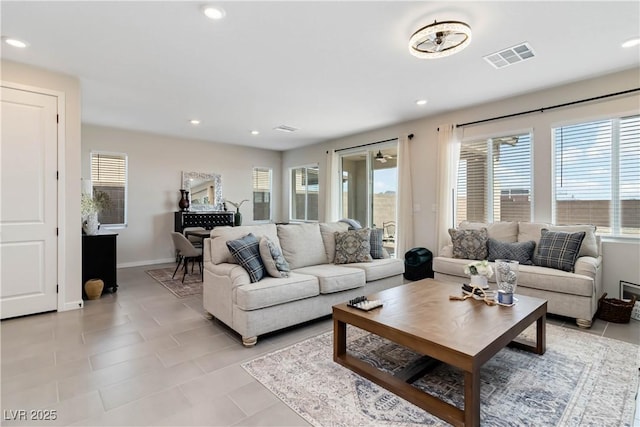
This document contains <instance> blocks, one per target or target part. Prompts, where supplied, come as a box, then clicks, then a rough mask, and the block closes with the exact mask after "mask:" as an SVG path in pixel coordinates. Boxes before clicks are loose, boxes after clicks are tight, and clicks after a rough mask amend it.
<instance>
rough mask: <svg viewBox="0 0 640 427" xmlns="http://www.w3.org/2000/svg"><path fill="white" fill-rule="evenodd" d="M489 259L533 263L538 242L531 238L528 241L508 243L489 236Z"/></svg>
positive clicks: (524, 263) (523, 263)
mask: <svg viewBox="0 0 640 427" xmlns="http://www.w3.org/2000/svg"><path fill="white" fill-rule="evenodd" d="M488 247H489V261H495V260H497V259H510V260H512V261H518V262H519V263H520V264H521V265H532V264H533V261H532V260H531V259H532V258H533V251H534V249H535V248H536V242H534V241H533V240H530V241H528V242H516V243H507V242H501V241H500V240H496V239H492V238H491V237H489V244H488Z"/></svg>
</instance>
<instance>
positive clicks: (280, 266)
mask: <svg viewBox="0 0 640 427" xmlns="http://www.w3.org/2000/svg"><path fill="white" fill-rule="evenodd" d="M260 257H261V258H262V262H263V264H264V268H265V269H266V270H267V273H269V276H272V277H289V271H291V269H290V268H289V263H288V262H287V260H286V259H285V258H284V255H282V251H281V250H280V248H279V247H278V245H276V244H275V243H273V241H272V240H271V239H269V238H268V237H267V236H263V237H262V239H260Z"/></svg>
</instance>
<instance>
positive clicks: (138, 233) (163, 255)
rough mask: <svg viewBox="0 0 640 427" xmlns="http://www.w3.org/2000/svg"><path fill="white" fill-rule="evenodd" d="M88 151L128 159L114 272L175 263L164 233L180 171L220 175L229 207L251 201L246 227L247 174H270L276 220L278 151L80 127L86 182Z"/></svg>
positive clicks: (169, 228) (169, 224) (176, 195)
mask: <svg viewBox="0 0 640 427" xmlns="http://www.w3.org/2000/svg"><path fill="white" fill-rule="evenodd" d="M92 150H93V151H111V152H119V153H125V154H127V156H128V183H129V187H128V195H127V203H128V226H127V227H126V228H124V229H117V230H114V231H115V232H117V233H118V240H117V241H118V266H119V267H126V266H134V265H145V264H153V263H159V262H167V261H171V260H173V259H174V258H173V256H174V255H173V254H174V250H173V245H172V243H171V237H170V235H169V232H171V231H173V224H174V223H173V221H174V212H175V211H177V210H178V201H179V200H180V191H179V190H180V188H181V183H182V171H189V172H191V171H195V172H207V173H219V174H221V175H222V196H223V197H225V198H227V199H229V200H232V201H234V202H239V201H240V200H242V199H249V200H250V202H249V203H244V204H243V205H242V207H241V208H240V212H242V214H243V224H250V223H252V222H253V221H252V218H253V210H252V209H253V205H252V201H251V200H252V194H253V193H252V188H253V187H252V182H251V177H252V169H253V167H257V166H259V167H269V168H272V169H273V203H274V212H273V213H274V221H278V220H279V219H280V216H281V215H280V206H281V205H282V203H281V192H280V189H281V188H282V185H281V174H280V170H281V158H282V154H281V152H279V151H271V150H261V149H257V148H249V147H240V146H235V145H229V144H221V143H215V142H209V141H200V140H193V139H181V138H176V137H167V136H161V135H155V134H150V133H143V132H135V131H128V130H123V129H115V128H109V127H102V126H95V125H89V124H83V125H82V177H83V178H86V179H89V178H90V176H91V172H90V153H91V151H92ZM78 191H79V190H78ZM228 208H229V209H233V207H232V206H228Z"/></svg>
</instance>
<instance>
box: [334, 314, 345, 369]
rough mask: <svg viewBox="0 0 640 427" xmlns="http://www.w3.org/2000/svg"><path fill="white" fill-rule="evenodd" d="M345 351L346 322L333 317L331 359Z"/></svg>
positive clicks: (342, 354)
mask: <svg viewBox="0 0 640 427" xmlns="http://www.w3.org/2000/svg"><path fill="white" fill-rule="evenodd" d="M346 353H347V324H346V323H344V322H341V321H339V320H338V319H336V318H335V317H334V319H333V360H336V359H337V358H339V357H340V356H344V355H345V354H346Z"/></svg>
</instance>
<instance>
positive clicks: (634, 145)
mask: <svg viewBox="0 0 640 427" xmlns="http://www.w3.org/2000/svg"><path fill="white" fill-rule="evenodd" d="M554 143H555V203H554V214H555V222H556V223H558V224H594V225H596V226H597V227H598V233H599V234H613V235H640V117H639V116H633V117H625V118H620V119H613V120H599V121H594V122H588V123H580V124H576V125H571V126H563V127H559V128H556V129H554Z"/></svg>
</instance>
